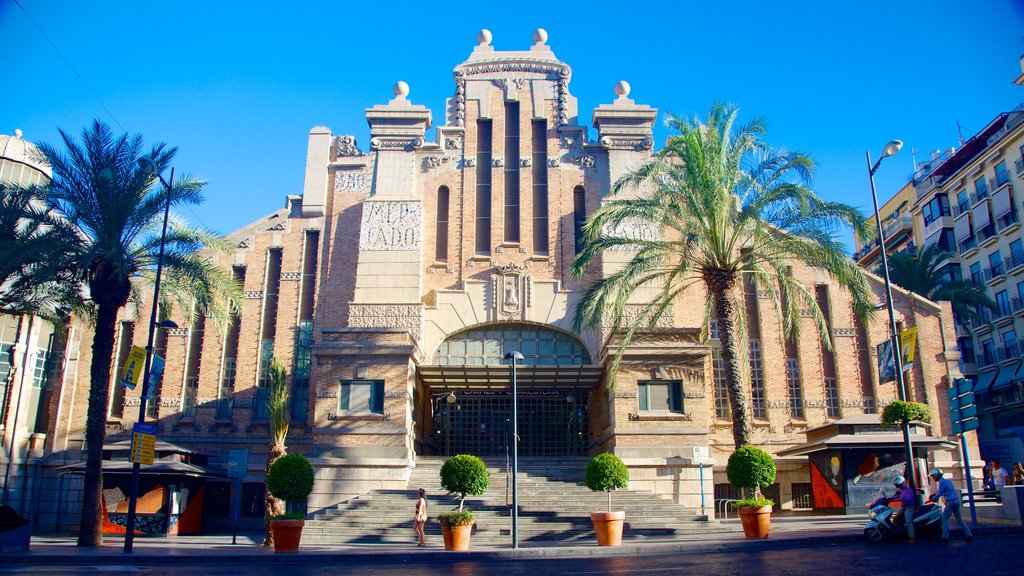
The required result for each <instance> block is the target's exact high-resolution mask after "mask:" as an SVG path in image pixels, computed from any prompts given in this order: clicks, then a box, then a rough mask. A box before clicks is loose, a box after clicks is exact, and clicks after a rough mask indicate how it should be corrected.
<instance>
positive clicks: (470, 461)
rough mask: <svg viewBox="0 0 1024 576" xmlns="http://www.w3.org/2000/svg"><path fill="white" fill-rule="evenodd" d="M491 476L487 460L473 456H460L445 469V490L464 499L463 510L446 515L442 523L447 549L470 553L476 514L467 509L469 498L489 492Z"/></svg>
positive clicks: (460, 504) (443, 514)
mask: <svg viewBox="0 0 1024 576" xmlns="http://www.w3.org/2000/svg"><path fill="white" fill-rule="evenodd" d="M490 480H491V475H490V473H489V472H487V466H486V465H484V461H483V460H481V459H479V458H477V457H476V456H471V455H469V454H459V455H458V456H454V457H452V458H450V459H449V460H448V461H447V462H445V463H444V465H443V466H441V487H442V488H444V489H445V490H447V491H449V492H454V493H456V494H458V495H459V496H460V498H459V509H458V510H452V511H450V512H443V513H441V514H439V515H438V517H437V519H438V521H440V522H441V534H442V535H443V536H444V549H445V550H469V536H470V534H471V533H472V531H473V513H472V512H470V511H469V510H465V509H464V505H465V502H466V496H479V495H481V494H483V493H484V491H485V490H487V485H488V484H489V483H490Z"/></svg>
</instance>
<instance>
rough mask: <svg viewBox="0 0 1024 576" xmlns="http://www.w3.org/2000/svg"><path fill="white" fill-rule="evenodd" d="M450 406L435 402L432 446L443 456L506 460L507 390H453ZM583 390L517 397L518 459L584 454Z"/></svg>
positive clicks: (509, 402) (585, 412)
mask: <svg viewBox="0 0 1024 576" xmlns="http://www.w3.org/2000/svg"><path fill="white" fill-rule="evenodd" d="M455 397H456V401H455V402H454V403H451V404H449V403H447V402H437V403H435V409H434V445H435V446H437V448H438V453H439V454H440V455H443V456H451V455H455V454H473V455H476V456H492V457H493V456H505V455H506V453H508V452H507V450H508V449H509V448H510V447H511V436H512V396H511V394H510V393H509V392H456V393H455ZM587 407H588V398H587V392H586V391H583V390H579V391H565V392H540V391H524V392H520V393H519V402H518V410H519V455H520V456H584V455H586V453H587V442H588V437H587V420H588V416H589V415H588V409H587Z"/></svg>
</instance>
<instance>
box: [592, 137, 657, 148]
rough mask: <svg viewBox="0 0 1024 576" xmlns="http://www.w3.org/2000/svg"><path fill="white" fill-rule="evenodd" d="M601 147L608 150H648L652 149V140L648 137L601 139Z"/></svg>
mask: <svg viewBox="0 0 1024 576" xmlns="http://www.w3.org/2000/svg"><path fill="white" fill-rule="evenodd" d="M601 146H602V147H603V148H605V149H608V150H650V149H651V148H653V147H654V140H652V139H651V138H649V137H635V138H624V137H613V136H605V137H603V138H601Z"/></svg>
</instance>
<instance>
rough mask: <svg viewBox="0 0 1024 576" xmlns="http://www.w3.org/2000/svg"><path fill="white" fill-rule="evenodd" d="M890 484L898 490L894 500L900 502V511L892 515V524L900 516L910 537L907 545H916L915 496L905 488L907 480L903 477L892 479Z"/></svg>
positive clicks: (908, 488)
mask: <svg viewBox="0 0 1024 576" xmlns="http://www.w3.org/2000/svg"><path fill="white" fill-rule="evenodd" d="M892 484H893V486H895V487H896V488H897V490H898V492H897V493H896V497H895V498H894V499H898V500H899V501H900V509H899V510H897V511H896V512H895V513H894V514H893V515H892V523H893V525H894V526H895V525H896V522H898V521H899V519H900V517H901V516H902V517H903V521H904V522H906V523H907V534H909V535H910V540H908V541H907V543H908V544H916V543H917V539H916V538H915V537H914V512H916V511H917V495H916V494H914V491H913V490H911V489H910V487H909V486H907V480H906V478H904V477H903V476H897V477H895V478H893V480H892Z"/></svg>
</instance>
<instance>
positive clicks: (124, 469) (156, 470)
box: [57, 460, 227, 478]
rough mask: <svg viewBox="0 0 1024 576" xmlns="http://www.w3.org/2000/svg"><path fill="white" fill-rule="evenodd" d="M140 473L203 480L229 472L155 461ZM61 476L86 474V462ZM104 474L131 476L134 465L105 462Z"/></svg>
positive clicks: (60, 470)
mask: <svg viewBox="0 0 1024 576" xmlns="http://www.w3.org/2000/svg"><path fill="white" fill-rule="evenodd" d="M139 471H140V473H141V474H142V475H146V476H151V475H157V474H167V475H177V476H196V477H202V478H226V477H227V472H222V471H220V470H214V469H212V468H207V467H205V466H197V465H196V464H186V463H184V462H178V461H177V460H155V461H154V462H153V463H152V464H143V465H142V466H141V467H140V468H139ZM57 472H58V473H60V474H85V462H78V463H76V464H70V465H68V466H61V467H59V468H57ZM103 473H104V474H131V473H132V463H131V462H129V461H127V460H104V461H103Z"/></svg>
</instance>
